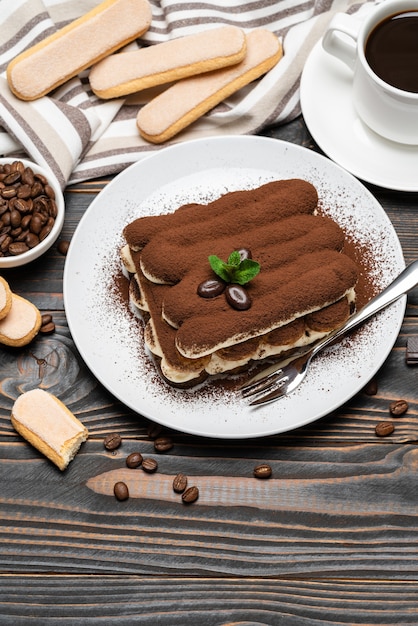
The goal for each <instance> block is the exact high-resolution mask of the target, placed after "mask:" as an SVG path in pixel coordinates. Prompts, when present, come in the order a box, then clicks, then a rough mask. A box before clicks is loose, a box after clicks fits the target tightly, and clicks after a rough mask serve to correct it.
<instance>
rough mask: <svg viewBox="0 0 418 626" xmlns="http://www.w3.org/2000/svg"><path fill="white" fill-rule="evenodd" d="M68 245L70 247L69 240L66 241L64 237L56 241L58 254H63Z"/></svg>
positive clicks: (65, 252) (66, 250)
mask: <svg viewBox="0 0 418 626" xmlns="http://www.w3.org/2000/svg"><path fill="white" fill-rule="evenodd" d="M69 247H70V242H69V241H66V240H65V239H61V241H59V242H58V245H57V250H58V252H59V253H60V254H62V255H63V256H65V255H66V254H67V252H68V248H69Z"/></svg>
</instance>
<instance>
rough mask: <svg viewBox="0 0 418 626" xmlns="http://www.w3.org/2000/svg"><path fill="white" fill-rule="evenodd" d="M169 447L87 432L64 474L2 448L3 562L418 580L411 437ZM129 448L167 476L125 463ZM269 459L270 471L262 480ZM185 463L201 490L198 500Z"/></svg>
mask: <svg viewBox="0 0 418 626" xmlns="http://www.w3.org/2000/svg"><path fill="white" fill-rule="evenodd" d="M8 439H10V438H8ZM174 444H175V445H174V447H173V449H172V450H171V451H170V452H168V453H166V454H160V455H159V456H158V457H156V453H155V450H154V446H153V442H152V441H149V440H146V439H143V440H139V439H138V440H132V439H129V440H128V439H125V440H124V441H123V444H122V446H121V448H119V449H118V450H116V451H114V452H113V453H111V452H108V451H106V450H105V449H104V447H103V442H102V441H99V440H96V439H91V440H88V441H87V442H86V443H85V444H83V446H82V449H81V451H80V453H79V454H78V455H77V457H76V459H75V460H74V461H73V462H72V463H71V464H70V466H69V468H68V469H67V470H66V471H65V472H64V473H62V472H60V470H58V469H56V468H55V467H54V466H53V465H52V464H51V463H50V462H49V461H47V460H45V459H43V458H42V457H41V456H40V455H39V454H38V453H37V451H36V450H33V449H32V448H31V447H30V446H28V445H27V444H26V443H24V442H21V441H20V440H18V439H17V438H16V440H15V441H10V440H9V441H8V442H2V443H0V458H1V459H2V462H1V464H0V484H1V485H2V489H1V494H0V527H1V529H0V545H1V549H0V571H2V572H14V573H19V572H22V571H24V572H27V573H30V572H38V573H40V572H49V573H54V572H61V573H73V574H82V573H90V574H93V573H96V574H122V573H126V574H144V575H145V574H148V575H150V576H151V575H153V576H161V575H177V576H182V575H194V576H196V575H204V576H245V577H253V576H260V577H272V576H273V577H289V576H290V577H297V578H307V577H310V578H312V577H313V578H324V579H327V578H350V579H353V580H359V579H365V578H371V577H372V578H374V579H376V580H377V579H382V580H383V579H393V580H401V579H405V580H411V581H413V580H416V579H417V576H418V518H417V515H416V511H417V506H418V490H417V489H416V471H417V466H418V447H417V445H416V444H395V443H393V444H390V443H387V444H382V443H375V444H372V443H370V444H357V445H356V444H351V445H350V444H345V445H331V444H327V443H325V442H321V443H320V442H319V441H318V442H317V443H316V444H313V443H312V442H310V443H306V444H305V445H302V444H301V443H300V442H299V444H298V445H297V446H296V445H294V444H293V443H292V442H289V443H288V444H286V443H283V442H282V443H277V444H275V443H274V442H271V441H270V442H258V441H256V442H252V441H251V442H237V443H236V444H229V443H225V442H211V443H210V442H207V441H206V440H198V441H196V442H192V443H184V442H183V441H181V440H179V441H177V440H175V441H174ZM133 451H139V452H141V454H142V455H143V456H144V457H154V458H157V460H158V463H159V469H158V471H157V472H156V473H155V474H147V473H145V472H144V471H143V470H142V469H136V470H130V469H128V468H127V467H126V463H125V461H126V456H127V455H128V454H129V453H131V452H133ZM260 462H264V463H269V464H270V465H271V467H272V470H273V476H272V478H270V479H267V480H259V479H256V478H254V476H253V469H254V467H255V466H256V465H257V464H258V463H260ZM178 472H183V473H185V474H186V475H187V476H188V477H189V485H196V486H197V487H198V488H199V490H200V495H199V499H198V500H197V501H196V502H195V503H193V504H191V505H185V504H184V503H182V501H181V498H180V496H179V495H178V494H176V493H174V491H173V489H172V480H173V478H174V476H175V475H176V474H177V473H178ZM119 480H122V481H124V482H125V483H126V484H127V485H128V487H129V490H130V498H129V500H127V501H125V502H119V501H117V500H116V499H115V497H114V495H113V486H114V484H115V482H117V481H119Z"/></svg>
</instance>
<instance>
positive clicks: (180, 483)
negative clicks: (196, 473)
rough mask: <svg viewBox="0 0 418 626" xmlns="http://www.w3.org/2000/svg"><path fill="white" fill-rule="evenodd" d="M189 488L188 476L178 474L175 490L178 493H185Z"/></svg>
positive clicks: (174, 481) (174, 485) (174, 483)
mask: <svg viewBox="0 0 418 626" xmlns="http://www.w3.org/2000/svg"><path fill="white" fill-rule="evenodd" d="M186 487H187V476H185V475H184V474H177V476H175V477H174V479H173V490H174V491H175V492H176V493H183V491H184V490H185V489H186Z"/></svg>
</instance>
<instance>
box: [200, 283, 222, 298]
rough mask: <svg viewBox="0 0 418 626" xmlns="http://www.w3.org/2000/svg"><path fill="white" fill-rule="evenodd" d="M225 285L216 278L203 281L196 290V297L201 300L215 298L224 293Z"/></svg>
mask: <svg viewBox="0 0 418 626" xmlns="http://www.w3.org/2000/svg"><path fill="white" fill-rule="evenodd" d="M225 287H226V284H225V283H224V282H222V281H221V280H217V279H216V278H209V279H208V280H204V281H203V283H200V285H199V286H198V288H197V295H198V296H200V297H201V298H216V296H219V295H221V293H223V292H224V291H225Z"/></svg>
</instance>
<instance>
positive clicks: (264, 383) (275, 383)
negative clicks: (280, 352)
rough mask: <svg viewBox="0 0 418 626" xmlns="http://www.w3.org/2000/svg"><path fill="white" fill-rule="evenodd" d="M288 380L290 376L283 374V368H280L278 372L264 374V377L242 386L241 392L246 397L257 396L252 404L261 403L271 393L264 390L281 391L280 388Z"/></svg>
mask: <svg viewBox="0 0 418 626" xmlns="http://www.w3.org/2000/svg"><path fill="white" fill-rule="evenodd" d="M287 381H288V377H287V376H283V370H281V369H280V370H278V371H277V372H272V373H271V374H269V375H268V376H264V378H261V379H260V380H256V381H254V382H249V383H247V384H246V385H244V386H243V387H241V393H242V395H243V397H244V398H251V397H253V396H254V397H255V399H254V400H253V401H252V402H251V403H250V404H251V405H254V404H260V403H261V402H265V401H266V399H267V398H268V395H269V394H264V393H263V392H265V391H270V392H271V391H273V392H274V393H276V392H279V390H280V388H281V387H282V386H283V385H285V383H286V382H287ZM260 394H262V395H260ZM279 395H280V393H279ZM256 396H258V397H256Z"/></svg>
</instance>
